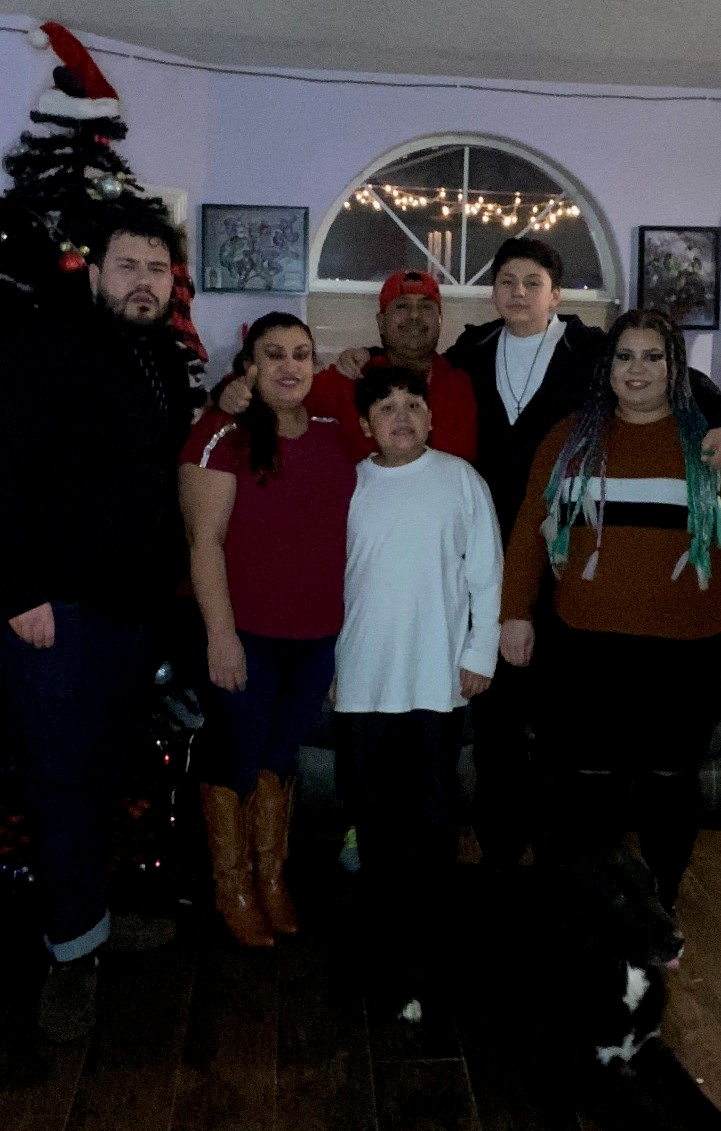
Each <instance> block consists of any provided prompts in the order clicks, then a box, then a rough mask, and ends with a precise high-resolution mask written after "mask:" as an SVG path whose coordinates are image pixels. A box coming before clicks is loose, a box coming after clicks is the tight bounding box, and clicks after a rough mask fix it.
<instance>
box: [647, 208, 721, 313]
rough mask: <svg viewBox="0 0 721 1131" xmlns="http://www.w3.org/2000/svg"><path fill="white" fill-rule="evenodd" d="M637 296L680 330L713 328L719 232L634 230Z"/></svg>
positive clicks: (717, 310) (672, 229) (717, 306)
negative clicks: (664, 314)
mask: <svg viewBox="0 0 721 1131" xmlns="http://www.w3.org/2000/svg"><path fill="white" fill-rule="evenodd" d="M637 294H638V305H639V306H640V307H642V308H643V309H645V310H649V309H651V308H652V307H653V308H655V309H657V310H663V311H665V312H666V314H668V315H669V316H670V317H671V318H673V320H674V322H676V324H677V325H679V326H680V327H681V328H682V329H684V330H718V328H719V229H718V228H650V227H642V228H639V230H638V291H637Z"/></svg>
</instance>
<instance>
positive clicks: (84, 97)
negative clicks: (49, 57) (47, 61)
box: [30, 22, 120, 120]
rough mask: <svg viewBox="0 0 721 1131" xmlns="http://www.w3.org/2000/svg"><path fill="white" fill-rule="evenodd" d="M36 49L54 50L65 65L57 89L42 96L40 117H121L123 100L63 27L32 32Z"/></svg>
mask: <svg viewBox="0 0 721 1131" xmlns="http://www.w3.org/2000/svg"><path fill="white" fill-rule="evenodd" d="M30 41H31V43H32V44H33V46H34V47H47V46H48V45H49V46H51V47H52V49H53V51H54V52H55V54H56V55H57V56H58V58H59V59H61V60H62V62H63V66H62V67H56V68H55V70H54V71H53V78H54V79H55V87H54V88H53V89H52V90H46V91H44V92H43V93H42V94H41V95H40V101H39V108H40V114H43V115H48V116H51V117H59V118H81V119H85V120H92V119H95V118H119V117H120V100H119V98H118V93H117V91H116V90H115V89H114V88H113V87H112V86H111V85H110V83H109V82H108V80H107V79H106V78H105V75H104V74H103V73H102V71H101V70H100V68H99V67H98V65H97V64H96V63H95V62H93V60H92V58H91V57H90V54H89V53H88V51H87V50H86V49H85V48H84V47H83V45H82V43H81V42H80V40H79V39H76V38H75V36H74V35H72V34H71V33H70V32H69V31H68V30H67V28H64V27H63V26H62V24H56V23H52V22H50V23H45V24H42V25H41V26H40V27H39V28H37V29H36V30H35V31H33V32H31V33H30Z"/></svg>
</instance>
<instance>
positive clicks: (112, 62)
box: [0, 17, 721, 382]
mask: <svg viewBox="0 0 721 1131" xmlns="http://www.w3.org/2000/svg"><path fill="white" fill-rule="evenodd" d="M0 24H2V26H3V27H5V28H6V29H9V28H16V29H18V30H17V31H15V32H12V31H9V30H5V31H0V50H2V57H3V66H2V67H1V68H0V150H2V151H5V150H6V149H7V148H9V147H10V146H12V145H13V144H15V142H16V141H17V138H18V135H19V134H20V131H21V130H22V129H24V128H26V127H27V125H28V113H29V110H30V109H31V108H32V107H34V106H36V105H37V99H38V96H39V94H40V92H41V91H42V90H43V89H44V88H45V86H47V85H48V84H49V83H50V78H51V71H52V67H53V65H54V63H55V61H56V60H55V58H54V56H53V55H52V54H51V53H50V52H42V51H38V50H36V49H34V48H32V47H31V46H30V44H29V42H28V40H27V37H26V36H25V35H23V34H19V31H20V30H21V29H23V28H26V27H29V26H32V24H31V22H30V21H28V20H25V19H24V18H19V17H2V18H0ZM87 42H88V43H89V44H92V45H95V46H96V47H97V48H98V49H102V48H103V47H105V48H110V49H112V50H120V51H125V50H128V49H127V48H125V47H124V46H123V45H121V44H115V43H112V42H111V41H107V40H101V39H96V38H92V37H87ZM129 50H131V51H132V49H129ZM188 53H189V54H192V44H189V46H188ZM141 54H143V55H147V54H148V53H147V52H145V51H142V52H141ZM95 57H96V59H97V61H98V62H99V64H100V66H101V67H102V68H103V70H104V71H105V73H106V74H107V76H108V78H109V79H110V80H111V82H113V83H114V84H115V85H116V87H117V89H118V90H119V92H120V94H121V97H122V99H123V103H124V107H125V114H126V119H127V121H128V123H129V126H130V131H129V135H128V139H127V141H126V143H125V154H126V156H127V157H128V159H129V161H130V163H131V165H132V167H133V169H134V170H135V172H136V173H137V174H138V176H139V177H140V178H142V179H144V180H146V181H148V182H150V183H153V184H162V185H174V186H176V187H179V188H185V189H186V190H187V191H188V195H189V207H190V217H189V220H190V227H191V237H194V233H195V221H196V212H197V209H198V205H199V204H200V203H201V202H203V201H207V202H239V203H240V202H242V203H270V204H273V203H277V204H307V205H308V206H309V207H310V222H311V237H312V235H313V233H314V231H315V230H316V229H317V227H318V225H319V223H320V221H321V220H322V218H323V216H324V215H325V213H326V211H327V210H328V208H329V207H330V206H331V205H332V203H333V202H334V201H335V200H336V198H337V197H338V196H339V195H340V194H341V193H342V192H343V191H344V189H345V187H346V186H347V185H348V184H349V182H350V181H352V179H353V178H354V177H355V176H356V175H357V174H358V173H359V172H360V170H361V169H363V168H364V167H365V166H367V165H368V164H370V163H371V162H372V161H373V160H375V159H376V158H377V157H378V156H379V155H380V154H382V153H384V152H385V151H387V150H389V149H392V148H393V147H395V146H397V145H399V144H402V143H403V142H406V141H408V140H411V139H413V138H417V137H423V136H427V135H429V134H434V133H443V132H448V131H451V130H458V131H462V132H477V133H478V134H482V135H486V136H496V137H501V138H506V139H510V140H513V141H517V142H520V143H522V144H523V145H526V146H530V147H532V148H534V149H536V150H537V151H539V152H541V153H543V154H544V155H545V156H546V158H547V159H549V160H551V161H552V162H554V163H556V164H558V165H559V166H561V167H563V168H565V169H566V170H567V171H568V172H569V173H571V174H572V176H573V177H574V178H575V179H576V180H578V181H579V182H581V184H582V185H583V186H584V187H585V189H586V191H587V193H588V194H590V196H591V197H593V198H594V200H595V202H596V204H597V206H598V207H599V209H600V211H601V213H602V214H603V216H604V217H605V220H606V223H607V230H608V232H609V234H610V236H611V239H612V241H613V242H614V243H615V246H616V249H617V252H618V257H619V261H620V264H621V269H622V287H623V296H622V297H623V300H624V302H627V301H628V289H629V280H630V279H632V273H633V270H634V256H635V240H636V236H635V230H634V229H635V228H636V227H637V226H638V225H639V224H669V225H675V224H689V225H699V224H700V225H718V224H719V222H720V220H721V173H720V170H719V154H720V153H721V101H716V100H715V99H716V98H721V93H720V92H709V91H706V92H699V91H696V92H694V91H689V90H686V89H684V90H681V89H679V90H668V89H664V90H661V89H659V90H655V89H654V90H651V89H649V88H629V89H624V88H619V87H597V86H596V87H581V86H569V85H559V86H557V87H552V86H547V85H542V84H533V90H530V89H529V90H527V91H526V92H513V91H509V90H501V91H498V90H490V89H488V90H481V91H466V90H462V89H458V88H456V87H454V86H451V87H449V88H448V89H442V88H441V87H440V85H439V86H437V87H436V88H434V89H430V90H429V89H425V90H424V89H410V88H408V89H406V88H403V87H402V86H396V87H393V88H389V87H378V86H376V87H371V86H353V85H348V84H347V83H345V84H343V83H341V84H340V85H339V84H334V85H323V84H318V83H312V82H294V81H288V80H287V79H286V78H283V77H282V76H280V75H279V76H275V77H260V76H245V75H235V74H234V75H221V74H217V73H208V72H203V71H197V70H193V69H187V68H182V69H181V68H174V67H170V66H164V65H163V64H162V61H161V60H162V57H155V56H154V57H153V61H145V60H140V59H137V58H136V59H125V58H121V57H118V56H114V55H106V54H104V53H103V54H101V53H100V51H99V50H98V51H97V52H96V56H95ZM300 63H302V59H299V64H300ZM309 74H310V73H309ZM324 74H325V75H326V77H332V75H331V73H330V72H328V73H324ZM312 77H316V78H317V77H320V76H319V74H318V73H316V74H315V75H313V76H312ZM338 77H341V78H343V77H344V78H346V79H347V78H349V77H351V78H352V77H360V76H338ZM373 77H374V78H378V76H373ZM394 78H395V81H400V82H402V81H403V80H402V79H401V78H400V76H395V77H394ZM424 81H428V80H424ZM493 85H494V86H497V85H499V84H493ZM516 85H520V84H516ZM529 86H530V84H529ZM559 94H563V95H566V94H570V95H573V97H571V98H565V97H564V98H561V97H557V95H559ZM598 95H603V96H604V97H602V98H599V97H597V96H598ZM628 95H635V96H636V97H635V99H630V98H628V97H627V96H628ZM709 95H710V96H711V97H708V96H709ZM640 96H643V97H640ZM273 305H274V306H280V305H283V306H284V307H285V308H287V309H290V310H295V311H298V312H300V313H302V312H303V305H304V304H303V300H301V299H298V300H294V299H290V300H286V301H285V303H281V300H278V299H276V300H273ZM267 309H268V300H267V298H263V297H262V296H242V297H236V296H233V295H203V294H202V293H201V294H200V295H199V297H198V299H197V300H196V304H195V307H194V313H195V320H196V323H197V325H198V328H199V330H200V332H201V334H202V336H203V337H204V340H205V341H206V344H207V346H208V349H209V351H210V352H211V355H212V369H213V372H214V373H215V374H218V373H219V372H221V371H222V369H223V367H224V365H225V363H226V361H227V359H228V357H229V356H230V355H231V354H232V352H233V350H234V348H235V345H236V343H237V340H238V337H237V336H238V328H239V326H240V324H241V323H242V322H244V321H251V320H252V319H253V318H254V317H256V316H257V315H258V314H260V313H263V312H264V311H265V310H267ZM689 345H690V347H691V356H692V360H693V363H694V364H695V365H697V366H698V367H699V368H701V369H704V370H705V371H706V372H711V373H712V374H713V376H714V377H715V378H716V379H717V380H719V381H720V382H721V338H720V335H719V334H718V333H715V334H710V333H704V334H701V333H698V334H694V335H690V336H689Z"/></svg>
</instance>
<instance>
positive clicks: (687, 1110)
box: [0, 819, 721, 1131]
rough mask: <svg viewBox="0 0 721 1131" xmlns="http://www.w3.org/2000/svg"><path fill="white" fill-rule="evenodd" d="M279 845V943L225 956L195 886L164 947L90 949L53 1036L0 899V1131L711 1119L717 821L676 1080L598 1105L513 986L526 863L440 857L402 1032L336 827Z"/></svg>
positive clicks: (676, 1029)
mask: <svg viewBox="0 0 721 1131" xmlns="http://www.w3.org/2000/svg"><path fill="white" fill-rule="evenodd" d="M296 839H297V843H296V868H295V871H294V875H295V888H296V892H297V902H298V907H299V914H300V919H301V927H302V930H301V934H300V935H299V937H298V938H296V939H288V940H285V941H283V942H282V943H281V944H280V945H279V946H278V947H277V948H276V949H275V950H274V951H269V952H252V951H248V950H242V949H241V948H240V947H238V946H237V945H236V944H234V943H233V941H232V940H231V939H230V938H229V937H228V936H227V935H226V933H225V932H224V929H223V928H222V926H221V925H220V924H218V923H217V922H216V921H215V919H214V917H213V915H212V914H211V913H209V912H208V910H207V908H206V906H205V902H204V899H203V892H202V891H200V892H199V893H198V898H197V899H196V902H195V906H194V907H193V908H192V909H188V908H184V909H183V910H182V914H181V917H180V921H179V926H178V933H177V936H176V938H175V940H174V941H173V942H171V943H169V944H167V945H166V946H164V947H161V948H160V949H157V950H148V951H144V952H138V953H128V952H122V951H112V950H109V951H106V953H105V954H104V956H103V961H102V965H101V1000H100V1017H99V1023H98V1026H97V1029H96V1031H95V1033H94V1034H93V1036H92V1037H91V1038H89V1039H88V1040H87V1041H85V1042H79V1043H76V1044H70V1045H66V1046H63V1047H54V1046H52V1045H50V1044H48V1043H46V1042H43V1041H42V1040H40V1039H39V1038H38V1037H37V1035H36V1032H35V1029H34V1013H35V1009H36V1005H37V994H38V988H39V984H40V981H41V980H42V975H43V973H44V960H43V958H42V955H41V953H40V951H39V949H38V947H37V945H36V943H35V942H34V941H33V926H32V920H33V906H32V904H33V900H32V898H31V897H30V896H29V894H28V893H27V892H23V891H20V892H16V893H15V894H14V895H12V896H10V895H9V894H8V892H6V893H5V894H4V897H3V898H2V900H1V901H0V916H1V919H0V921H1V922H2V926H3V930H2V932H1V934H2V939H1V940H0V946H1V948H2V950H1V952H0V953H1V954H2V966H1V968H0V988H1V989H2V994H3V997H2V1006H1V1007H0V1131H81V1129H82V1131H131V1129H132V1131H601V1129H603V1131H623V1129H624V1128H626V1127H627V1128H628V1129H629V1131H631V1129H633V1131H645V1129H648V1131H652V1129H653V1131H663V1129H666V1131H671V1129H672V1128H673V1129H675V1131H681V1129H682V1128H684V1129H687V1131H702V1129H703V1128H707V1129H709V1131H711V1129H713V1128H717V1129H721V1114H719V1112H718V1111H717V1110H716V1107H721V941H720V939H721V834H719V833H706V834H704V835H703V836H702V838H701V841H700V842H699V845H698V849H697V852H696V854H695V857H694V861H693V864H692V867H691V868H690V870H689V873H688V875H687V879H686V882H685V886H684V893H683V898H682V901H681V905H680V911H679V916H680V921H681V924H682V926H683V928H684V930H685V932H686V935H687V939H688V943H687V952H686V956H685V958H684V960H683V964H682V968H681V970H680V971H679V972H678V973H677V974H675V975H674V976H673V977H672V979H671V1001H670V1006H669V1009H668V1017H667V1022H666V1040H667V1042H668V1043H669V1045H670V1047H671V1049H673V1050H674V1051H675V1053H676V1054H677V1055H678V1057H679V1058H680V1060H681V1061H682V1062H683V1064H684V1065H685V1067H686V1069H687V1072H688V1074H689V1075H686V1074H685V1073H683V1072H682V1071H681V1069H680V1068H679V1067H678V1064H677V1062H676V1060H675V1059H674V1058H673V1057H672V1056H671V1054H670V1053H668V1054H667V1057H668V1059H667V1061H663V1062H662V1068H661V1071H660V1075H659V1080H660V1083H659V1089H660V1090H659V1092H658V1095H659V1096H661V1093H663V1096H662V1098H661V1099H656V1098H652V1099H651V1100H648V1097H647V1095H646V1093H644V1095H645V1096H646V1098H643V1099H642V1100H641V1101H639V1099H638V1093H637V1092H634V1093H633V1095H632V1094H631V1093H630V1092H624V1091H623V1089H624V1088H631V1087H633V1086H634V1085H633V1083H632V1082H631V1083H623V1084H620V1083H614V1085H613V1089H612V1090H614V1096H613V1103H612V1104H611V1107H610V1108H609V1106H608V1105H607V1104H605V1101H604V1102H601V1103H599V1105H598V1107H597V1110H584V1108H583V1105H579V1102H578V1099H577V1096H576V1092H575V1082H574V1080H573V1078H572V1077H571V1076H570V1075H569V1069H570V1064H571V1053H572V1035H571V1034H565V1035H564V1036H565V1042H561V1043H559V1042H558V1034H557V1033H555V1032H554V1030H553V1024H552V1022H553V1019H552V1018H550V1017H544V1016H537V1015H532V1011H531V1007H530V1005H528V1004H527V1003H528V999H527V998H524V991H523V989H522V987H523V984H524V978H523V975H522V968H525V965H526V964H525V963H524V955H529V954H532V953H533V952H534V950H535V948H536V946H537V943H538V940H537V939H536V938H535V937H534V926H533V923H532V922H529V921H528V919H524V918H523V915H522V914H520V913H519V911H518V908H519V906H520V902H519V901H522V897H523V887H524V885H525V884H526V883H527V882H532V873H533V869H532V868H524V869H519V873H524V874H527V875H528V877H529V879H528V880H527V879H526V876H525V875H524V876H520V877H519V878H518V885H519V886H518V887H515V888H513V890H505V891H504V890H499V888H498V885H496V886H494V885H493V884H491V883H490V881H489V880H488V879H486V878H484V876H483V872H482V869H481V868H479V867H478V866H473V865H459V868H458V898H459V901H460V904H461V912H462V917H463V927H462V930H461V931H460V932H459V937H458V941H457V947H455V948H454V951H455V954H456V956H457V962H456V963H455V964H454V967H455V968H454V969H453V971H452V972H451V973H452V977H451V979H450V982H449V986H448V989H447V992H446V993H445V994H436V995H435V996H434V997H431V998H430V999H429V1000H428V1002H427V1003H424V1004H426V1006H427V1008H426V1012H425V1013H424V1018H423V1020H422V1022H421V1023H420V1024H419V1025H416V1026H413V1025H410V1024H408V1023H406V1022H400V1021H398V1020H396V1019H395V1018H393V1017H391V1016H389V1015H388V1014H386V1013H384V1012H383V1009H382V1007H381V1005H380V1003H378V1002H376V1001H374V994H373V986H372V985H370V986H369V985H368V984H367V981H366V979H365V978H364V976H363V968H364V963H363V954H362V953H361V951H362V947H360V946H359V937H360V936H359V930H358V922H357V919H356V912H357V907H358V901H357V890H356V884H357V879H355V878H354V877H351V876H348V875H347V874H345V873H342V872H341V870H340V869H339V868H338V867H337V864H336V857H337V850H338V843H337V840H336V839H333V836H330V835H328V833H327V830H326V832H325V833H324V835H318V830H317V829H315V828H313V820H312V819H311V820H308V819H305V820H302V824H301V827H300V834H299V836H298V837H297V838H296ZM514 882H515V881H514ZM200 886H201V887H202V885H200ZM535 976H536V977H537V974H536V975H535ZM524 1001H525V1002H526V1007H525V1008H526V1009H527V1012H525V1013H524ZM552 1034H553V1036H552ZM666 1069H668V1071H666ZM657 1071H658V1069H657ZM661 1077H663V1079H661ZM697 1079H698V1081H699V1084H698V1086H697V1085H696V1084H695V1083H694V1081H695V1080H697ZM669 1081H672V1082H671V1083H670V1082H669ZM679 1081H680V1083H679ZM619 1088H620V1089H621V1090H620V1091H619ZM702 1092H705V1093H706V1095H707V1096H709V1097H710V1098H711V1099H712V1100H713V1101H714V1104H715V1105H716V1107H713V1106H712V1105H711V1104H708V1103H707V1102H706V1101H705V1100H704V1098H703V1095H702ZM669 1095H671V1099H672V1102H671V1103H670V1106H668V1107H667V1106H666V1100H667V1099H668V1096H669ZM674 1097H675V1098H674ZM609 1102H610V1101H609ZM639 1102H640V1106H639ZM609 1111H610V1112H611V1114H610V1115H609V1114H608V1113H609ZM619 1112H620V1113H621V1114H619ZM626 1112H627V1114H626ZM604 1113H605V1114H604ZM604 1120H605V1121H604Z"/></svg>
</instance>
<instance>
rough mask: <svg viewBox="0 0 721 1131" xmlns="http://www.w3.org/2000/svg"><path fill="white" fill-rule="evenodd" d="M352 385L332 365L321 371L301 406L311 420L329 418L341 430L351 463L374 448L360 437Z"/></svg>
mask: <svg viewBox="0 0 721 1131" xmlns="http://www.w3.org/2000/svg"><path fill="white" fill-rule="evenodd" d="M354 384H355V382H353V381H352V380H351V379H350V378H349V377H344V376H343V374H342V373H341V372H340V370H339V369H336V367H335V365H331V366H329V367H328V369H321V371H320V372H319V373H316V375H315V377H314V378H313V385H312V387H311V390H310V392H309V393H308V396H307V397H306V398H305V401H304V402H303V403H304V404H305V407H306V408H307V410H308V412H309V413H310V414H311V416H332V417H334V418H335V419H336V420H337V421H338V423H339V424H340V427H341V436H342V439H343V446H344V447H345V449H346V451H347V452H348V454H349V456H350V457H351V459H352V460H353V462H354V463H358V462H359V460H362V459H365V457H366V456H369V455H370V454H371V452H374V451H376V449H377V444H376V443H375V442H374V441H373V440H369V439H368V438H367V437H366V436H364V435H363V432H362V431H361V426H360V418H359V416H358V409H357V408H356V406H355V389H354Z"/></svg>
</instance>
